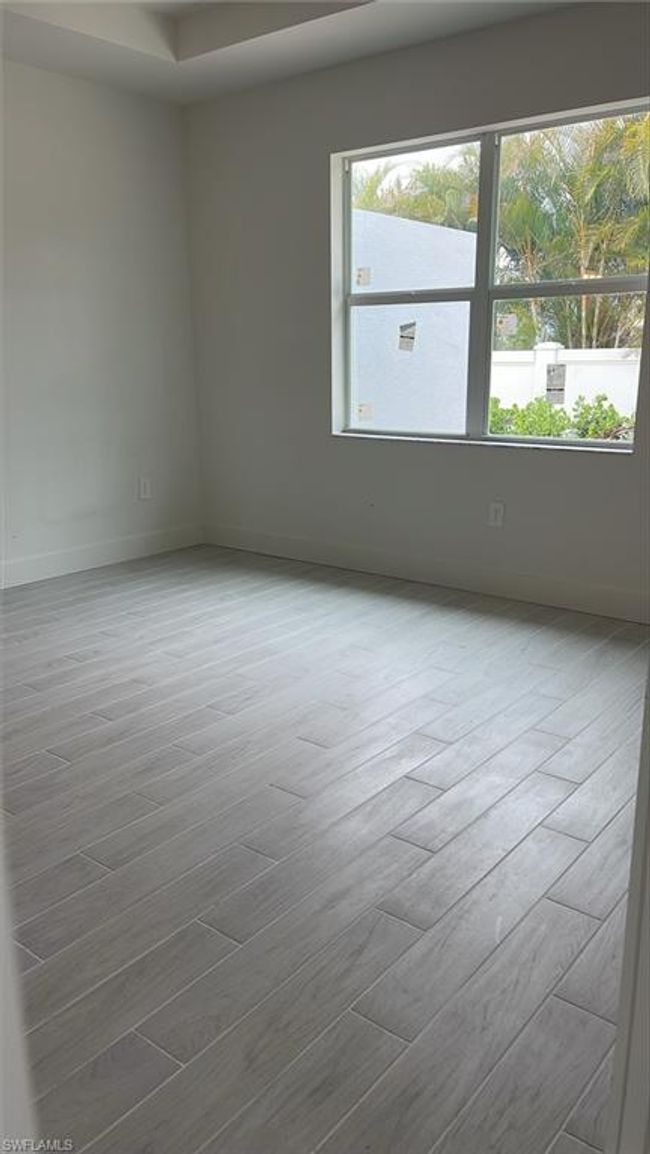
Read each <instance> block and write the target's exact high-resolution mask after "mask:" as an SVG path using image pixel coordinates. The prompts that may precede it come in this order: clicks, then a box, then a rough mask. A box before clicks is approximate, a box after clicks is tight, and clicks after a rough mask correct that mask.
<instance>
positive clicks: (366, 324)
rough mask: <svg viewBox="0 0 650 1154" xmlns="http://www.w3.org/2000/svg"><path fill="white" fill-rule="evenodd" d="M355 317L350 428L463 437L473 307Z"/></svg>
mask: <svg viewBox="0 0 650 1154" xmlns="http://www.w3.org/2000/svg"><path fill="white" fill-rule="evenodd" d="M350 314H351V316H350V329H351V333H350V337H351V366H350V368H351V389H350V410H351V411H350V427H351V428H354V429H360V430H363V429H366V430H375V431H377V430H388V431H391V432H404V433H459V434H462V433H464V432H465V405H466V397H467V344H468V328H469V305H468V304H467V303H465V302H460V303H453V302H447V301H446V302H444V303H442V304H437V303H436V304H416V305H409V304H404V305H369V306H358V307H356V308H352V309H351V310H350Z"/></svg>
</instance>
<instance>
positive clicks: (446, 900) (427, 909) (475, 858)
mask: <svg viewBox="0 0 650 1154" xmlns="http://www.w3.org/2000/svg"><path fill="white" fill-rule="evenodd" d="M573 788H574V786H573V785H571V784H570V783H568V782H564V781H560V780H559V779H558V778H552V777H545V776H544V775H543V774H540V773H533V774H531V775H530V777H528V778H527V779H526V780H525V781H523V782H522V783H521V785H518V786H516V788H515V789H513V790H512V791H511V792H510V793H509V794H507V795H506V797H505V798H502V800H501V801H499V802H497V803H496V805H494V806H493V807H492V809H490V810H488V812H487V813H486V814H484V815H483V816H482V817H480V818H479V819H478V820H477V821H476V822H474V824H473V825H471V826H469V827H468V828H467V829H466V830H463V832H462V833H460V834H458V836H457V837H455V838H454V839H453V841H451V842H449V843H448V845H446V846H445V847H444V849H442V850H440V852H439V853H437V854H434V855H433V857H432V858H431V859H430V860H427V861H426V862H425V864H424V865H423V866H422V867H421V868H420V869H419V870H418V871H417V872H416V873H414V874H413V875H412V877H409V878H407V879H406V880H405V881H404V882H403V883H402V884H401V885H400V886H396V887H395V889H394V890H393V891H392V892H391V893H390V894H388V895H387V896H386V897H385V898H383V899H382V902H381V908H382V909H384V910H385V911H386V912H387V913H389V914H394V915H395V916H396V917H400V918H405V919H406V920H407V921H409V922H412V923H413V925H417V926H421V927H422V929H429V927H430V926H432V925H434V924H435V922H437V921H438V919H439V918H441V917H442V915H443V914H444V913H446V911H447V910H448V909H449V908H450V907H451V906H452V905H453V904H454V902H457V901H458V899H459V898H461V897H462V896H463V895H464V894H466V893H467V891H468V890H470V889H471V888H472V886H473V885H475V884H476V883H477V882H479V881H480V880H481V878H483V877H485V875H486V874H487V873H489V871H490V870H491V869H493V867H494V866H495V865H497V864H498V862H499V861H501V859H502V858H503V857H505V856H506V854H507V853H509V852H510V850H512V849H514V847H515V846H516V845H518V843H519V842H520V841H523V839H524V838H525V837H526V836H527V835H528V834H530V833H531V832H532V830H534V829H535V827H536V826H537V825H539V824H540V822H541V821H542V820H543V818H544V817H546V816H547V815H548V813H549V812H551V811H552V810H553V809H555V807H556V806H557V805H559V804H560V803H561V802H562V800H563V799H564V798H565V797H567V795H568V794H569V793H570V792H571V791H572V789H573Z"/></svg>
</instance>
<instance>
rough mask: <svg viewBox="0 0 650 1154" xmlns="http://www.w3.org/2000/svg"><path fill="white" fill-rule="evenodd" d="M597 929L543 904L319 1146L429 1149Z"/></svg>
mask: <svg viewBox="0 0 650 1154" xmlns="http://www.w3.org/2000/svg"><path fill="white" fill-rule="evenodd" d="M593 929H594V921H593V919H591V918H587V917H585V915H583V914H577V913H575V912H574V911H572V910H567V909H562V908H561V907H560V906H557V905H553V903H551V902H542V903H541V904H540V905H539V906H538V907H537V908H536V909H535V910H533V911H532V913H531V914H529V915H528V917H527V918H525V919H524V921H523V922H522V923H521V925H520V926H519V927H518V928H517V929H516V930H515V931H514V932H513V933H512V934H511V935H510V936H509V937H508V938H507V939H506V941H505V942H503V943H502V945H501V946H500V947H499V949H498V950H497V951H496V952H495V953H494V954H493V955H492V957H491V958H489V959H488V961H487V962H485V963H484V964H483V966H482V967H481V968H480V970H479V971H478V972H477V973H476V974H475V975H474V977H473V978H472V979H471V981H470V982H468V983H467V985H465V986H464V987H463V989H462V990H460V991H459V993H458V994H457V995H456V996H455V997H454V998H453V999H452V1001H451V1002H449V1003H448V1004H447V1006H446V1007H445V1008H444V1009H443V1010H442V1011H441V1012H440V1013H439V1014H438V1015H437V1016H436V1017H435V1018H434V1019H433V1021H432V1022H431V1023H430V1025H429V1026H428V1027H427V1028H426V1030H424V1031H423V1032H422V1034H420V1036H419V1038H417V1039H416V1041H415V1042H413V1043H412V1044H411V1046H409V1048H408V1049H407V1050H406V1052H405V1053H404V1054H403V1055H402V1056H401V1057H400V1058H399V1059H398V1060H397V1062H395V1064H394V1065H393V1066H392V1067H391V1069H390V1070H389V1071H388V1073H387V1074H386V1075H385V1076H384V1077H383V1078H381V1079H380V1080H379V1081H378V1082H377V1083H376V1084H375V1086H374V1087H373V1089H372V1090H370V1091H369V1093H367V1094H366V1096H365V1097H364V1098H363V1099H362V1101H360V1102H359V1104H358V1105H357V1106H356V1107H355V1108H354V1109H353V1110H352V1111H351V1112H350V1113H349V1114H348V1116H347V1118H345V1119H344V1120H343V1122H342V1123H341V1124H340V1126H338V1127H337V1129H336V1130H334V1132H333V1133H332V1134H331V1136H330V1137H329V1138H328V1139H327V1140H326V1141H325V1142H324V1143H323V1145H322V1147H321V1149H322V1151H323V1152H326V1154H350V1151H357V1150H359V1151H361V1150H371V1151H372V1154H394V1152H395V1151H396V1150H408V1152H409V1154H428V1151H430V1150H431V1148H432V1147H433V1145H434V1143H435V1142H437V1141H438V1140H439V1139H440V1138H441V1137H442V1135H443V1134H444V1132H445V1130H446V1129H447V1127H448V1126H449V1125H450V1124H451V1123H452V1122H453V1120H454V1118H455V1116H456V1115H457V1113H458V1112H459V1110H460V1109H462V1107H463V1106H464V1105H466V1103H467V1102H468V1101H469V1099H470V1098H471V1097H472V1095H473V1094H474V1093H475V1092H476V1090H477V1089H478V1088H479V1087H480V1085H481V1083H482V1082H483V1081H484V1079H485V1078H486V1077H487V1075H488V1074H489V1073H490V1072H491V1071H492V1069H493V1068H494V1066H495V1065H496V1063H497V1062H498V1061H499V1059H500V1058H501V1057H503V1055H504V1054H505V1053H506V1051H507V1049H508V1048H509V1046H510V1045H511V1044H512V1042H513V1041H514V1040H515V1038H516V1037H517V1035H518V1034H519V1032H520V1031H521V1030H522V1028H523V1027H524V1026H525V1025H526V1023H527V1022H528V1021H529V1020H530V1018H531V1017H532V1016H533V1014H534V1013H535V1012H536V1010H537V1009H538V1007H539V1006H540V1004H541V1003H542V1002H543V1001H544V999H545V998H546V996H547V995H548V994H549V993H550V991H551V990H552V988H553V986H554V985H555V983H556V982H557V980H558V978H559V977H560V976H561V975H562V973H563V972H564V971H565V970H566V969H567V967H568V966H569V965H570V964H571V961H572V960H573V958H574V957H575V956H576V954H577V953H578V952H579V950H580V949H581V948H582V946H583V945H584V943H585V942H586V941H587V940H588V938H589V937H590V936H591V934H592V933H593ZM604 1025H605V1028H608V1027H607V1024H606V1023H604ZM518 1154H520V1152H519V1151H518Z"/></svg>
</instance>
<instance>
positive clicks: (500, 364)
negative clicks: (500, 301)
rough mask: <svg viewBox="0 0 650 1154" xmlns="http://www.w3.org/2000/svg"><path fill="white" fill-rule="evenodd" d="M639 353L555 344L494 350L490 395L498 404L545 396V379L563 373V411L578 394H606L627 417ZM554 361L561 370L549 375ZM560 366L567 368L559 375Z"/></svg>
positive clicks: (589, 396)
mask: <svg viewBox="0 0 650 1154" xmlns="http://www.w3.org/2000/svg"><path fill="white" fill-rule="evenodd" d="M640 356H641V350H640V349H564V348H562V346H561V345H555V344H545V345H538V346H537V348H535V349H531V350H530V351H529V350H525V351H522V352H511V353H506V352H503V353H494V354H493V356H492V387H491V393H492V396H493V397H498V398H499V400H500V401H501V404H502V405H512V404H517V405H526V404H527V403H528V401H532V399H533V397H544V396H546V395H547V382H549V381H554V380H555V381H556V380H561V378H562V377H564V382H565V383H564V402H563V403H564V407H565V408H566V409H568V410H571V409H572V407H573V404H574V401H575V400H576V399H577V398H578V397H579V396H583V397H585V398H586V399H587V400H588V401H593V400H594V398H595V397H596V396H598V394H599V393H604V394H605V395H606V397H607V399H608V400H609V401H610V402H611V403H612V404H613V405H615V406H616V408H617V409H618V411H619V412H620V413H622V414H623V416H631V415H633V413H634V410H635V408H636V394H637V387H638V383H639V360H640ZM553 365H556V366H560V372H559V373H557V372H556V373H555V374H554V373H553V371H551V373H549V366H553ZM561 366H565V368H564V372H563V373H562V371H561Z"/></svg>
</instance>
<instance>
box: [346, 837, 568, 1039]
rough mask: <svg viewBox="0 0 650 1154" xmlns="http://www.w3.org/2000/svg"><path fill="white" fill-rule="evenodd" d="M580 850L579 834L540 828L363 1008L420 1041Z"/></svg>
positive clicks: (450, 913)
mask: <svg viewBox="0 0 650 1154" xmlns="http://www.w3.org/2000/svg"><path fill="white" fill-rule="evenodd" d="M580 852H581V847H580V843H579V842H576V841H574V840H573V838H568V837H564V836H563V835H562V834H552V833H551V831H550V830H545V829H543V828H540V829H537V830H534V831H533V833H531V834H530V836H529V837H527V838H526V839H525V841H523V842H522V843H521V845H519V846H518V847H517V848H516V849H514V850H513V851H512V853H510V854H509V855H508V856H507V857H506V858H504V859H503V861H502V862H500V864H499V865H497V866H496V867H495V868H494V869H493V870H492V872H491V873H489V874H488V876H487V877H486V878H484V880H483V881H482V882H480V883H479V884H478V885H477V886H475V887H474V889H472V890H470V892H469V893H468V894H467V895H466V896H465V897H464V898H462V899H461V900H460V901H459V902H457V903H456V905H454V906H452V908H451V909H450V910H449V911H448V913H446V914H445V916H444V917H443V918H441V920H440V921H439V922H437V924H436V925H435V926H434V927H433V929H431V930H429V931H428V932H427V933H425V934H424V935H423V937H422V938H420V940H419V942H418V943H417V944H416V945H415V946H413V948H412V949H411V950H409V951H408V953H406V954H404V956H403V957H402V958H400V960H399V962H398V963H397V964H396V965H394V966H393V967H392V968H391V969H390V970H389V971H388V973H386V974H385V975H384V977H383V978H382V979H381V980H380V981H379V982H377V983H376V984H375V985H374V986H373V988H372V989H371V990H369V991H368V992H367V993H366V994H364V996H363V997H362V998H361V999H360V1000H359V1001H358V1002H357V1003H356V1005H355V1009H356V1010H358V1011H359V1012H360V1013H362V1014H364V1015H365V1016H366V1017H368V1018H371V1019H372V1021H374V1022H377V1023H378V1024H379V1025H380V1026H383V1027H384V1028H385V1029H387V1030H391V1031H392V1032H393V1033H395V1034H398V1035H399V1036H400V1037H402V1038H406V1039H407V1040H408V1041H412V1040H413V1038H415V1037H417V1035H418V1034H419V1033H420V1032H421V1031H422V1030H423V1029H424V1027H425V1026H426V1025H427V1022H428V1021H429V1020H430V1019H431V1018H432V1017H433V1016H434V1015H435V1014H436V1013H437V1012H438V1011H439V1010H440V1009H442V1007H443V1006H444V1004H445V1002H447V1001H449V999H450V998H451V997H452V996H453V995H454V994H455V993H456V991H457V990H459V989H460V987H461V986H462V985H463V983H464V982H465V981H467V979H468V978H470V977H471V975H472V974H473V973H474V971H475V970H477V969H478V967H479V966H480V965H482V963H483V962H484V961H485V960H486V958H488V957H489V955H490V954H491V953H492V952H493V951H494V950H495V949H496V948H497V947H498V946H499V944H500V942H502V941H503V940H504V938H506V937H507V935H508V934H509V933H510V932H511V931H512V930H513V929H514V927H515V926H516V925H517V923H518V922H519V921H520V920H521V918H522V917H524V916H525V915H526V914H527V913H528V912H529V911H530V910H531V909H532V907H533V906H534V905H535V903H536V902H537V901H538V900H539V899H540V898H541V897H542V896H543V895H544V894H545V892H546V890H547V889H548V888H549V886H550V885H551V884H552V882H553V881H554V880H555V879H556V878H557V877H558V875H559V874H561V873H563V872H564V870H565V869H566V868H567V866H569V865H570V864H571V862H572V861H574V860H575V858H576V857H577V856H578V854H579V853H580ZM590 944H591V943H590ZM589 948H590V946H588V947H587V949H589Z"/></svg>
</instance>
